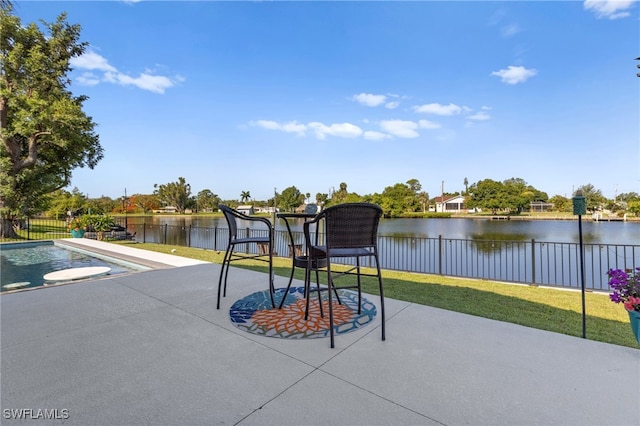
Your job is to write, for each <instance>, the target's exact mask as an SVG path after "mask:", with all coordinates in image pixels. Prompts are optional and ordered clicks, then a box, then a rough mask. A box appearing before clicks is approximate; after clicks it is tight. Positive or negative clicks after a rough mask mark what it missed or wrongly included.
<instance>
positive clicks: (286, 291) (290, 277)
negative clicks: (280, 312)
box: [278, 259, 306, 309]
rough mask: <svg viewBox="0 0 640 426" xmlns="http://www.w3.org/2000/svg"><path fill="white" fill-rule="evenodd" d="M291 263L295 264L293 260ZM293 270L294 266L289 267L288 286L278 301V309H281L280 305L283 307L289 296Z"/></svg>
mask: <svg viewBox="0 0 640 426" xmlns="http://www.w3.org/2000/svg"><path fill="white" fill-rule="evenodd" d="M292 262H294V263H295V259H292ZM295 270H296V267H295V265H291V275H290V276H289V284H287V289H286V290H285V291H284V295H283V296H282V300H281V301H280V306H278V309H282V305H284V301H285V300H287V294H289V290H290V289H291V283H293V273H294V272H295ZM305 291H306V289H305Z"/></svg>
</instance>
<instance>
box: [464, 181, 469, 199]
mask: <svg viewBox="0 0 640 426" xmlns="http://www.w3.org/2000/svg"><path fill="white" fill-rule="evenodd" d="M468 193H469V179H467V178H464V194H465V195H467V194H468Z"/></svg>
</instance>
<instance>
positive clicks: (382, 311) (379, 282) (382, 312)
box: [374, 253, 386, 340]
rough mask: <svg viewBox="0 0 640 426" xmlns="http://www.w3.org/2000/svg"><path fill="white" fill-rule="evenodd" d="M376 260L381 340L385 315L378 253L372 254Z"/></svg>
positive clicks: (383, 332) (383, 334)
mask: <svg viewBox="0 0 640 426" xmlns="http://www.w3.org/2000/svg"><path fill="white" fill-rule="evenodd" d="M374 257H375V260H376V269H377V270H378V285H379V287H380V317H381V318H380V319H381V320H382V340H385V338H386V336H385V329H384V324H385V315H384V290H383V289H382V272H381V271H380V264H379V263H378V254H377V253H376V255H375V256H374Z"/></svg>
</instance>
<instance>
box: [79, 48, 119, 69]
mask: <svg viewBox="0 0 640 426" xmlns="http://www.w3.org/2000/svg"><path fill="white" fill-rule="evenodd" d="M69 63H70V64H71V66H72V67H74V68H81V69H85V70H99V71H108V72H116V71H117V70H116V69H115V68H114V67H112V66H111V65H109V62H108V61H107V60H106V59H105V58H104V57H102V56H100V55H98V54H97V53H95V52H92V51H89V52H85V53H83V54H82V55H81V56H76V57H74V58H71V59H70V60H69Z"/></svg>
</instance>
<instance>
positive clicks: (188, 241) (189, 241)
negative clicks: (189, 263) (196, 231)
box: [187, 225, 191, 247]
mask: <svg viewBox="0 0 640 426" xmlns="http://www.w3.org/2000/svg"><path fill="white" fill-rule="evenodd" d="M187 247H191V225H189V235H187Z"/></svg>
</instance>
